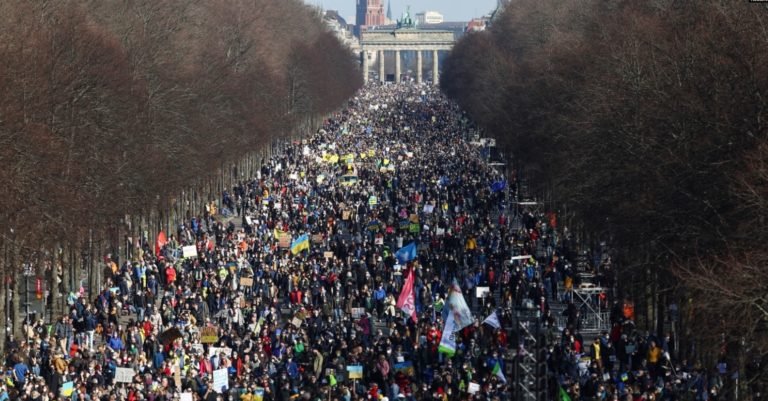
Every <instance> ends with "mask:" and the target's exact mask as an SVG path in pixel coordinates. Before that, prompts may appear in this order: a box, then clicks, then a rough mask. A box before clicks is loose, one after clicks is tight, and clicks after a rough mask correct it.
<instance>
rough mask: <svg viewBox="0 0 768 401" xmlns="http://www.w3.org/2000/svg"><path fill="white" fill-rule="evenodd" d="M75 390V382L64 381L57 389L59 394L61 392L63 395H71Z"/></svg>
mask: <svg viewBox="0 0 768 401" xmlns="http://www.w3.org/2000/svg"><path fill="white" fill-rule="evenodd" d="M74 392H75V382H66V383H64V384H62V385H61V389H60V390H59V394H61V395H62V396H63V397H71V396H72V393H74Z"/></svg>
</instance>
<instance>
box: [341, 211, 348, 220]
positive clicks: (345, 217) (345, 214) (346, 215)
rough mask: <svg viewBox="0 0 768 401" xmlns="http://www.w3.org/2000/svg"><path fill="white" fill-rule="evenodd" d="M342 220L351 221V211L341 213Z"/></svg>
mask: <svg viewBox="0 0 768 401" xmlns="http://www.w3.org/2000/svg"><path fill="white" fill-rule="evenodd" d="M341 219H342V220H349V210H344V211H343V212H341Z"/></svg>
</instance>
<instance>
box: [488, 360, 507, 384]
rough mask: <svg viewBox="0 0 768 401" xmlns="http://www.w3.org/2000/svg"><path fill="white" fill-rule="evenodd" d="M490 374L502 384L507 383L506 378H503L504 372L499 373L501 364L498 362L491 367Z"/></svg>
mask: <svg viewBox="0 0 768 401" xmlns="http://www.w3.org/2000/svg"><path fill="white" fill-rule="evenodd" d="M491 373H493V374H494V376H496V377H498V378H499V380H501V382H502V383H506V382H507V378H506V377H504V372H502V371H501V364H500V363H499V361H496V365H494V366H493V370H492V371H491Z"/></svg>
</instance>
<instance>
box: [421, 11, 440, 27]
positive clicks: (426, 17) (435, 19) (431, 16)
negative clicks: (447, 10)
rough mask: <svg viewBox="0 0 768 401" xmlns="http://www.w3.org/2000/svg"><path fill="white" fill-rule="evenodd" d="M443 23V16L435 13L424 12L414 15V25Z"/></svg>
mask: <svg viewBox="0 0 768 401" xmlns="http://www.w3.org/2000/svg"><path fill="white" fill-rule="evenodd" d="M441 22H443V14H440V13H439V12H437V11H424V12H421V13H418V14H416V23H417V24H419V25H425V24H439V23H441Z"/></svg>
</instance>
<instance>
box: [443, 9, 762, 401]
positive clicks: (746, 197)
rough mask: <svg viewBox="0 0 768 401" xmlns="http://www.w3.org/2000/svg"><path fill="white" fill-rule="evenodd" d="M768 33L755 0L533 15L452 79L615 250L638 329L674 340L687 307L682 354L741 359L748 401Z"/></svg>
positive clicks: (756, 344) (446, 82)
mask: <svg viewBox="0 0 768 401" xmlns="http://www.w3.org/2000/svg"><path fill="white" fill-rule="evenodd" d="M767 23H768V10H766V8H765V7H764V6H763V5H759V4H751V3H748V2H721V1H695V2H693V1H648V2H638V1H622V0H616V1H591V0H587V1H568V2H563V1H554V0H544V1H541V0H519V1H514V2H511V3H510V5H508V6H507V8H506V10H505V11H504V12H503V13H502V14H501V15H499V16H497V18H496V19H494V21H493V26H492V27H491V29H489V30H488V31H485V32H482V33H478V34H473V35H468V36H467V37H465V38H464V39H463V40H462V41H460V42H459V43H458V44H457V46H456V47H455V48H454V50H453V52H452V54H451V56H450V57H449V58H448V60H447V61H446V65H445V71H444V72H443V75H442V77H441V88H442V89H443V91H444V92H445V93H446V94H447V95H448V96H449V97H451V98H453V99H455V101H457V102H458V103H459V104H460V106H461V107H462V108H464V109H466V110H467V112H468V114H469V115H470V117H471V118H472V119H474V120H475V121H476V122H477V123H478V124H479V125H480V126H482V127H483V128H485V129H486V130H487V131H488V133H489V135H490V136H494V137H495V138H496V139H497V142H498V143H499V146H500V147H503V148H504V149H505V150H506V151H508V152H509V153H510V154H511V155H512V156H513V158H514V160H515V163H516V167H522V168H523V169H524V174H523V175H524V178H525V179H526V180H527V181H529V183H530V185H531V186H532V187H535V188H536V190H538V193H539V194H540V198H542V199H544V200H545V201H546V202H547V205H548V206H549V207H550V208H552V209H553V210H557V211H559V212H560V217H561V219H562V220H563V221H565V222H566V223H567V224H568V227H569V228H570V229H572V230H574V231H575V232H576V233H577V234H578V235H580V236H581V238H583V239H584V241H585V243H592V244H599V243H601V242H607V243H608V245H609V246H610V247H611V249H613V250H614V251H615V255H616V261H617V262H619V266H620V268H619V273H618V274H619V276H618V277H619V280H618V288H619V291H620V294H622V295H623V296H626V297H628V298H631V299H633V300H635V302H636V308H637V309H636V311H637V315H638V327H639V328H647V329H648V330H649V331H650V332H651V333H652V334H656V335H659V336H661V335H662V332H663V330H664V322H665V321H668V320H669V316H668V314H669V311H670V308H669V306H670V305H673V307H672V309H673V310H679V315H680V321H681V323H682V330H681V332H680V333H679V334H678V335H679V337H680V341H681V345H680V348H681V349H680V352H681V353H682V356H683V357H684V358H688V359H689V360H690V361H691V362H693V361H701V362H702V363H704V364H705V366H708V367H711V366H714V364H715V362H717V361H726V362H727V364H728V372H730V373H729V374H741V379H742V381H741V385H743V386H744V387H742V391H745V390H746V389H747V388H749V387H747V385H753V384H756V383H757V382H758V381H760V380H765V378H766V377H768V374H766V371H765V365H766V356H767V355H768V331H767V329H768V327H767V326H766V325H767V324H768V297H767V296H766V294H768V285H767V284H766V283H768V280H767V279H768V266H766V260H767V259H768V247H766V242H765V240H766V229H765V218H766V212H768V208H767V206H768V201H767V200H768V186H767V183H768V181H767V180H766V179H767V178H768V176H766V161H765V160H766V157H768V130H766V122H765V121H766V120H765V119H766V106H767V104H766V95H768V82H767V81H766V80H768V60H766V57H768V34H767V33H766V32H768V30H766V24H767ZM566 207H567V209H566ZM566 211H567V213H566ZM582 227H583V228H582ZM677 308H679V309H677ZM744 379H746V380H744ZM753 388H754V387H753ZM747 393H749V391H748V392H747ZM747 393H744V392H742V393H741V394H742V395H744V394H747ZM753 395H754V394H753Z"/></svg>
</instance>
